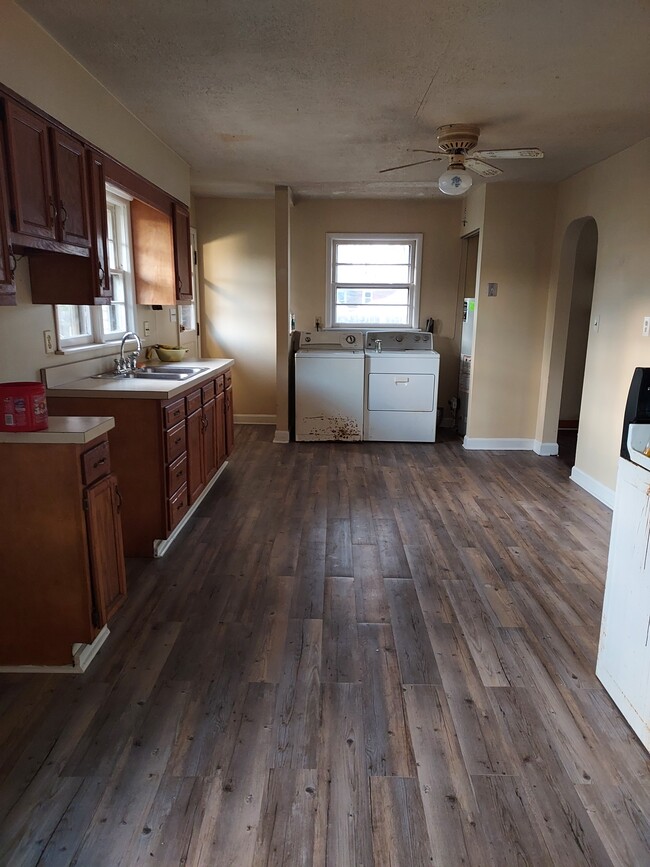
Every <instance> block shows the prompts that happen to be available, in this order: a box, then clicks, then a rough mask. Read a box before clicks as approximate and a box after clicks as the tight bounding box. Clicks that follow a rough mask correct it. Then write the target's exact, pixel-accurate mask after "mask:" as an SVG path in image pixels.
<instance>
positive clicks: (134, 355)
mask: <svg viewBox="0 0 650 867" xmlns="http://www.w3.org/2000/svg"><path fill="white" fill-rule="evenodd" d="M129 337H132V338H133V339H134V340H135V342H136V346H137V347H138V348H137V349H136V350H135V351H134V352H131V353H129V357H128V358H125V357H124V344H125V343H126V341H127V340H128V339H129ZM141 352H142V341H141V340H140V338H139V337H138V335H137V334H136V333H135V331H127V332H126V334H125V335H124V337H123V338H122V342H121V343H120V357H119V358H116V359H115V364H116V372H117V373H128V372H129V371H130V370H135V366H136V363H137V361H138V356H139V355H140V353H141Z"/></svg>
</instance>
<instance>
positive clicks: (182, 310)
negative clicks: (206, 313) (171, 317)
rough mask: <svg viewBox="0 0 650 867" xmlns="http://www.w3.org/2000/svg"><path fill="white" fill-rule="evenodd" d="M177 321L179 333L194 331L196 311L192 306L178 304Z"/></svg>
mask: <svg viewBox="0 0 650 867" xmlns="http://www.w3.org/2000/svg"><path fill="white" fill-rule="evenodd" d="M178 321H179V324H180V327H181V331H194V330H195V329H196V310H195V308H194V305H193V304H179V306H178Z"/></svg>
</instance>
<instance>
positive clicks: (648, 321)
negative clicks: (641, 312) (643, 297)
mask: <svg viewBox="0 0 650 867" xmlns="http://www.w3.org/2000/svg"><path fill="white" fill-rule="evenodd" d="M641 334H642V335H643V336H644V337H650V316H646V317H644V319H643V331H642V332H641Z"/></svg>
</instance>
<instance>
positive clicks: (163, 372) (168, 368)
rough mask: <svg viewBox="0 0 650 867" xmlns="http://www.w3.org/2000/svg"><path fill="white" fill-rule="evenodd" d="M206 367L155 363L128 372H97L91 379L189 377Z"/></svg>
mask: <svg viewBox="0 0 650 867" xmlns="http://www.w3.org/2000/svg"><path fill="white" fill-rule="evenodd" d="M207 370H209V368H208V367H180V366H179V365H177V364H156V365H152V366H151V367H138V369H137V370H133V371H131V372H130V373H114V372H113V371H109V372H108V373H97V374H95V376H93V377H92V379H153V380H159V379H175V380H183V379H189V378H190V377H192V376H197V375H198V374H199V373H205V372H206V371H207Z"/></svg>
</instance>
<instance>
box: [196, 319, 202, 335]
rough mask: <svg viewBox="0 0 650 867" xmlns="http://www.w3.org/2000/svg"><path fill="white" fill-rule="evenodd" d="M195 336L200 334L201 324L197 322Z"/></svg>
mask: <svg viewBox="0 0 650 867" xmlns="http://www.w3.org/2000/svg"><path fill="white" fill-rule="evenodd" d="M196 336H197V337H200V336H201V326H200V325H199V323H198V322H197V323H196Z"/></svg>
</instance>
